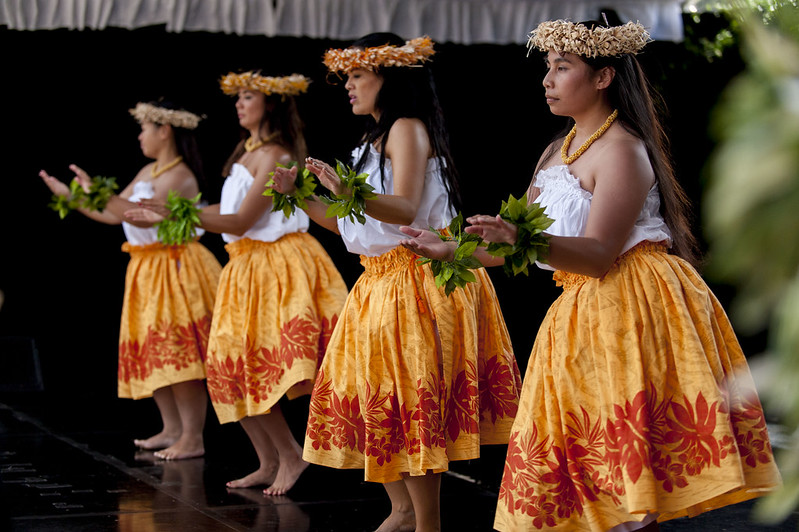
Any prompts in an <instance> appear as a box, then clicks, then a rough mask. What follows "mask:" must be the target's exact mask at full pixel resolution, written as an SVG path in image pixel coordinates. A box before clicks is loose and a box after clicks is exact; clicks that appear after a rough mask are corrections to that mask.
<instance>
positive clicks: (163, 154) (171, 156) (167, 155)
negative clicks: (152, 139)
mask: <svg viewBox="0 0 799 532" xmlns="http://www.w3.org/2000/svg"><path fill="white" fill-rule="evenodd" d="M177 157H178V150H177V149H176V148H175V147H174V146H173V147H170V148H164V149H163V150H161V151H160V152H159V153H158V155H157V156H156V157H155V162H156V163H157V164H158V166H163V165H165V164H168V163H170V162H172V161H174V160H175V159H176V158H177Z"/></svg>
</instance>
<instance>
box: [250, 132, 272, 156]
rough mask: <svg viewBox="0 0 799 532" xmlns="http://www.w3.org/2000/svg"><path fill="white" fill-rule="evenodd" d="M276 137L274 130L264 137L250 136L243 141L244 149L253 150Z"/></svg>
mask: <svg viewBox="0 0 799 532" xmlns="http://www.w3.org/2000/svg"><path fill="white" fill-rule="evenodd" d="M276 138H277V131H275V132H274V133H272V134H271V135H269V136H268V137H266V138H265V139H261V138H259V139H258V140H253V138H252V137H249V138H248V139H247V140H245V141H244V149H245V150H247V152H248V153H249V152H251V151H255V150H257V149H258V148H260V147H261V146H263V145H264V144H267V143H269V142H272V141H273V140H275V139H276Z"/></svg>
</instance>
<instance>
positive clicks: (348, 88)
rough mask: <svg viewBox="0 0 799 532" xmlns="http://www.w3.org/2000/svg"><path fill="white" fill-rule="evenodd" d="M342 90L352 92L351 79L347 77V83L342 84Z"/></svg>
mask: <svg viewBox="0 0 799 532" xmlns="http://www.w3.org/2000/svg"><path fill="white" fill-rule="evenodd" d="M344 88H345V89H347V90H352V78H351V77H347V83H345V84H344Z"/></svg>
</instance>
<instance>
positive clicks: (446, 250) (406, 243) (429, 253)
mask: <svg viewBox="0 0 799 532" xmlns="http://www.w3.org/2000/svg"><path fill="white" fill-rule="evenodd" d="M400 231H402V232H403V233H405V234H406V235H408V236H409V237H411V238H409V239H405V240H400V245H402V246H403V247H405V248H407V249H409V250H411V251H413V252H414V253H416V254H417V255H420V256H422V257H427V258H428V259H433V260H440V261H444V262H449V261H451V260H453V258H454V254H455V247H456V244H455V242H445V241H444V240H441V239H440V238H439V237H438V235H437V234H435V233H434V232H432V231H426V230H423V229H416V228H414V227H408V226H406V225H403V226H402V227H400Z"/></svg>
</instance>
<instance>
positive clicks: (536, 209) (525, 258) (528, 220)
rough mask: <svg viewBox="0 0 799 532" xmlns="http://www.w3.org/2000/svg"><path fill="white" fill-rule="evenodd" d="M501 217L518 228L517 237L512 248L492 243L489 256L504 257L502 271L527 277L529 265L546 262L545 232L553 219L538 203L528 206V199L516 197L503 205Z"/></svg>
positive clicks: (509, 197) (546, 244)
mask: <svg viewBox="0 0 799 532" xmlns="http://www.w3.org/2000/svg"><path fill="white" fill-rule="evenodd" d="M499 215H500V216H501V217H502V219H503V220H505V221H506V222H509V223H512V224H514V225H515V226H516V227H517V228H518V231H519V233H518V238H517V239H516V243H515V244H513V245H511V244H507V243H500V242H491V243H490V244H488V248H487V249H486V251H487V252H488V254H489V255H493V256H495V257H504V258H505V264H504V265H503V266H502V268H503V270H504V271H505V273H506V274H507V275H509V276H512V275H518V274H520V273H523V274H524V275H528V273H529V272H528V269H527V268H528V266H530V265H531V264H533V263H535V261H537V260H540V261H545V260H546V256H547V254H548V251H549V237H548V236H547V235H545V234H544V230H546V229H547V228H548V227H549V226H550V225H552V222H553V221H554V220H552V219H551V218H550V217H548V216H547V215H546V214H544V208H543V207H541V206H540V205H539V204H538V203H531V204H529V205H528V204H527V198H526V197H525V196H522V197H521V198H519V199H516V198H514V197H513V195H510V196H508V201H503V202H502V207H501V208H500V211H499Z"/></svg>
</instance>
